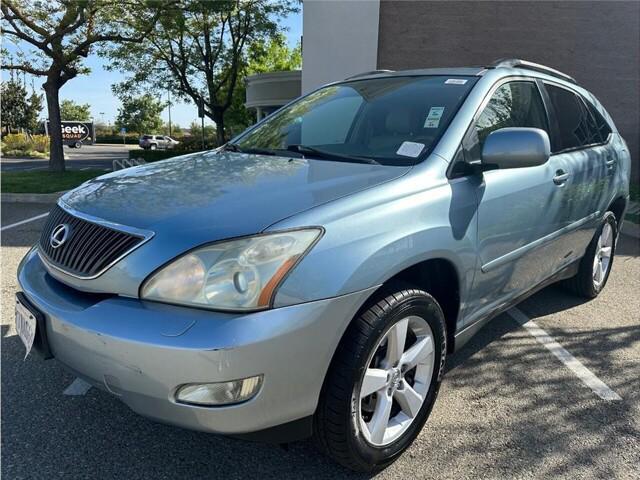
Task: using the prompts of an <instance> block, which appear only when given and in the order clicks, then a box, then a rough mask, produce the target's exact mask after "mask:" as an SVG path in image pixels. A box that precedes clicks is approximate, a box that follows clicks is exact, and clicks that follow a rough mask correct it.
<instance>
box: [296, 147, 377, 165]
mask: <svg viewBox="0 0 640 480" xmlns="http://www.w3.org/2000/svg"><path fill="white" fill-rule="evenodd" d="M287 150H290V151H292V152H298V153H302V154H303V155H311V156H314V157H318V158H323V159H326V160H336V161H339V162H356V163H368V164H371V165H380V164H379V163H378V162H376V161H375V160H374V159H373V158H367V157H357V156H355V155H344V154H342V153H331V152H327V151H325V150H318V149H317V148H314V147H309V146H308V145H288V146H287Z"/></svg>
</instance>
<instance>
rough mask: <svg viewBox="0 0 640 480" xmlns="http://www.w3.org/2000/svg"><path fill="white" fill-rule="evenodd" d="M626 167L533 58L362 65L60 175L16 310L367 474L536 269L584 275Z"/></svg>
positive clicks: (130, 372)
mask: <svg viewBox="0 0 640 480" xmlns="http://www.w3.org/2000/svg"><path fill="white" fill-rule="evenodd" d="M629 172H630V156H629V150H628V148H627V146H626V144H625V142H624V140H623V139H622V138H621V136H620V135H619V133H618V131H617V129H616V127H615V125H614V123H613V121H612V119H611V117H610V116H609V115H608V113H607V112H606V110H605V109H604V108H603V107H602V105H601V104H600V103H599V102H598V100H597V99H596V98H595V97H594V96H593V95H592V94H591V93H589V92H588V91H587V90H585V89H584V88H582V87H580V86H579V85H578V84H577V83H576V82H575V81H574V80H573V79H572V78H570V77H568V76H567V75H565V74H562V73H560V72H557V71H555V70H552V69H550V68H547V67H543V66H541V65H536V64H531V63H528V62H524V61H521V60H504V61H500V62H497V63H496V64H494V65H491V66H488V67H483V68H457V69H430V70H416V71H404V72H370V73H368V74H363V75H360V76H356V77H352V78H350V79H347V80H345V81H342V82H337V83H334V84H331V85H327V86H325V87H322V88H320V89H318V90H316V91H314V92H312V93H310V94H308V95H306V96H304V97H302V98H300V99H298V100H296V101H294V102H292V103H291V104H289V105H287V106H285V107H283V108H282V109H281V110H279V111H278V112H276V113H274V114H272V115H271V116H269V117H268V118H266V119H265V120H263V121H262V122H260V123H258V124H257V125H255V126H254V127H252V128H250V129H249V130H247V131H246V132H244V133H243V134H241V135H240V136H238V137H237V138H235V139H234V140H233V141H232V142H230V143H228V144H227V145H226V146H225V147H224V148H221V149H219V150H217V151H212V152H204V153H196V154H191V155H186V156H183V157H179V158H176V159H170V160H167V161H163V162H157V163H153V164H149V165H143V166H139V167H134V168H130V169H126V170H122V171H119V172H114V173H110V174H107V175H104V176H102V177H98V178H96V179H94V180H91V181H89V182H87V183H85V184H83V185H82V186H80V187H79V188H77V189H75V190H73V191H71V192H69V193H67V194H66V195H64V196H63V197H62V198H61V199H60V200H59V202H58V204H57V206H56V207H55V208H54V210H53V211H52V212H51V214H50V215H49V218H48V221H47V223H46V226H45V228H44V231H43V233H42V237H41V239H40V241H39V243H38V244H37V245H35V246H34V247H33V248H32V249H31V251H30V252H29V253H28V254H27V255H26V257H25V258H24V259H23V261H22V263H21V265H20V267H19V272H18V277H19V283H20V286H21V288H22V292H21V293H19V294H18V296H17V299H16V322H17V329H18V332H19V334H20V336H21V338H22V339H23V341H24V343H25V345H26V347H27V350H29V349H31V348H32V347H33V348H35V349H36V350H37V351H39V352H40V353H42V354H43V356H44V357H45V358H51V357H54V358H56V359H57V360H58V361H59V362H61V363H62V364H64V365H65V366H66V367H68V368H69V369H70V370H71V371H73V372H75V373H76V374H77V375H78V376H79V377H81V378H83V379H85V380H87V381H88V382H90V383H91V384H93V385H95V386H98V387H100V388H102V389H104V390H106V391H107V392H109V393H111V394H113V395H115V396H116V397H118V398H119V399H121V400H122V401H123V402H125V403H126V404H127V405H128V406H129V407H131V408H132V409H133V410H134V411H136V412H138V413H140V414H142V415H145V416H147V417H150V418H154V419H157V420H159V421H162V422H166V423H170V424H174V425H179V426H182V427H186V428H191V429H196V430H202V431H208V432H217V433H222V434H227V435H234V436H238V437H243V438H252V439H259V440H264V441H272V442H281V443H282V442H290V441H294V440H299V439H303V438H306V437H309V436H311V435H313V436H314V437H315V439H316V440H317V443H318V445H319V446H320V448H321V449H322V450H324V451H325V452H326V453H327V454H328V455H329V456H331V457H332V458H333V459H335V460H336V461H338V462H340V463H341V464H343V465H345V466H347V467H349V468H351V469H354V470H359V471H375V470H378V469H381V468H384V467H385V466H386V465H388V464H389V463H391V462H393V461H394V460H395V459H396V458H397V457H398V456H399V455H400V454H401V453H402V452H403V451H404V450H405V449H406V448H407V447H408V446H409V445H410V444H411V443H412V442H413V440H414V439H415V438H416V436H417V435H418V434H419V432H420V430H421V428H422V426H423V424H424V423H425V422H426V420H427V418H428V416H429V413H430V412H431V409H432V407H433V405H434V402H435V400H436V396H437V394H438V388H439V386H440V382H441V379H442V375H443V372H444V367H445V360H446V357H447V355H448V354H450V353H452V352H454V351H455V350H457V349H459V348H460V347H461V346H463V345H464V344H465V343H466V342H467V341H468V340H469V339H470V338H471V337H472V336H473V335H474V333H476V332H477V331H478V330H479V329H480V328H481V327H482V326H483V325H484V324H485V323H486V322H487V321H488V320H490V319H491V318H492V317H494V316H496V315H497V314H499V313H500V312H502V311H504V310H505V309H507V308H509V307H510V306H512V305H514V304H516V303H517V302H519V301H521V300H522V299H524V298H525V297H526V296H528V295H530V294H532V293H533V292H535V291H537V290H539V289H540V288H542V287H544V286H546V285H549V284H551V283H553V282H558V281H563V282H564V284H565V285H566V286H567V287H568V288H570V289H571V290H572V291H573V292H575V293H576V294H578V295H581V296H583V297H587V298H593V297H596V296H597V295H598V294H599V292H600V291H601V290H602V289H603V288H604V286H605V284H606V282H607V278H608V276H609V273H610V271H611V266H612V262H613V258H614V254H615V248H616V239H617V237H618V233H619V231H620V228H621V225H622V219H623V218H624V212H625V209H626V206H627V203H628V193H629Z"/></svg>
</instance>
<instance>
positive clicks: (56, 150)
mask: <svg viewBox="0 0 640 480" xmlns="http://www.w3.org/2000/svg"><path fill="white" fill-rule="evenodd" d="M43 88H44V91H45V94H46V97H47V110H48V112H49V129H48V130H49V171H51V172H64V150H63V145H62V122H61V121H60V99H59V96H58V94H59V92H60V87H59V86H58V85H57V84H55V83H53V82H51V81H47V82H46V83H45V84H44V85H43Z"/></svg>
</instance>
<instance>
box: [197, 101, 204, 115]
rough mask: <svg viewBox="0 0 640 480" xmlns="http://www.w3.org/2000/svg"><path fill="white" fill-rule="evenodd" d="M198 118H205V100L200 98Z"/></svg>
mask: <svg viewBox="0 0 640 480" xmlns="http://www.w3.org/2000/svg"><path fill="white" fill-rule="evenodd" d="M198 118H204V101H203V100H202V99H199V100H198Z"/></svg>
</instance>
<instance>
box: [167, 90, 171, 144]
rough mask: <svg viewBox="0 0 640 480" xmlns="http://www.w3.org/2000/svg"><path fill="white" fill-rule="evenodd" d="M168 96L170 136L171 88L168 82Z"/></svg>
mask: <svg viewBox="0 0 640 480" xmlns="http://www.w3.org/2000/svg"><path fill="white" fill-rule="evenodd" d="M167 98H168V99H169V136H171V90H170V89H169V86H168V84H167Z"/></svg>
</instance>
